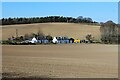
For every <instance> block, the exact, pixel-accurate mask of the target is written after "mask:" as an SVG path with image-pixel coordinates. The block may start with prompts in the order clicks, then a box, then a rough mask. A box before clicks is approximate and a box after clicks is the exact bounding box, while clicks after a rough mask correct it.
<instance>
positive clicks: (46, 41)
mask: <svg viewBox="0 0 120 80" xmlns="http://www.w3.org/2000/svg"><path fill="white" fill-rule="evenodd" d="M24 42H30V43H46V44H47V43H58V44H60V43H63V44H64V43H90V41H88V40H80V39H73V38H69V39H62V38H58V37H54V38H53V39H52V40H47V39H43V40H37V39H36V38H35V37H34V38H32V40H27V41H24Z"/></svg>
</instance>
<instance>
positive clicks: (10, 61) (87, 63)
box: [2, 44, 118, 78]
mask: <svg viewBox="0 0 120 80" xmlns="http://www.w3.org/2000/svg"><path fill="white" fill-rule="evenodd" d="M117 48H118V46H117V45H104V44H62V45H26V46H23V45H4V46H3V60H2V61H3V62H2V63H3V69H2V70H3V73H4V75H3V76H4V77H14V78H15V77H26V78H29V77H31V78H32V77H33V78H34V77H36V78H44V77H46V78H49V77H50V78H117V77H118V50H117Z"/></svg>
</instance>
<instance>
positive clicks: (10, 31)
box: [2, 23, 100, 40]
mask: <svg viewBox="0 0 120 80" xmlns="http://www.w3.org/2000/svg"><path fill="white" fill-rule="evenodd" d="M99 28H100V26H94V25H85V24H75V23H39V24H38V23H37V24H20V25H6V26H3V28H2V31H3V32H2V33H3V34H2V38H3V40H5V39H8V38H9V37H11V36H15V34H16V29H18V35H19V36H21V35H24V34H26V33H28V34H30V33H36V32H38V31H39V30H40V31H41V32H43V33H44V34H46V35H52V36H68V37H73V38H80V39H83V38H85V36H86V35H87V34H89V33H91V34H92V35H93V36H94V37H95V38H96V39H100V31H99Z"/></svg>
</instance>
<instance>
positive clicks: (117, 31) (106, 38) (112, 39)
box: [100, 21, 120, 44]
mask: <svg viewBox="0 0 120 80" xmlns="http://www.w3.org/2000/svg"><path fill="white" fill-rule="evenodd" d="M100 31H101V41H102V42H103V43H111V44H112V43H120V24H115V23H114V22H113V21H107V22H106V23H101V27H100Z"/></svg>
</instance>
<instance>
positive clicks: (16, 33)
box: [16, 29, 18, 38]
mask: <svg viewBox="0 0 120 80" xmlns="http://www.w3.org/2000/svg"><path fill="white" fill-rule="evenodd" d="M17 37H18V29H16V38H17Z"/></svg>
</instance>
